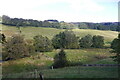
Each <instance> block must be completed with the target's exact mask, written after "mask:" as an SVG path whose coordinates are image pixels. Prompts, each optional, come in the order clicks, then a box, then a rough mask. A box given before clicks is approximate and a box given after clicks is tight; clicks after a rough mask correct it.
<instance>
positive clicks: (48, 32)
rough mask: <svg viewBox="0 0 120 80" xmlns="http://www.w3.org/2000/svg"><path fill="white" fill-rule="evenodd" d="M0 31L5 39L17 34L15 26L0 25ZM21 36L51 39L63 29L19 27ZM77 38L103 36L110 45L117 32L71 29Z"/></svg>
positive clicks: (17, 30)
mask: <svg viewBox="0 0 120 80" xmlns="http://www.w3.org/2000/svg"><path fill="white" fill-rule="evenodd" d="M0 29H2V33H4V34H5V35H6V36H7V37H10V36H12V35H14V34H18V33H20V32H19V29H18V28H16V27H15V26H6V25H2V24H0ZM20 30H21V34H22V35H24V36H25V38H26V39H32V38H33V36H35V35H38V34H41V35H43V36H47V37H48V38H50V39H52V38H53V36H54V35H56V34H58V33H59V32H62V31H64V30H65V29H56V28H43V27H21V28H20ZM72 31H74V33H75V34H76V35H77V36H78V37H83V36H85V35H87V34H91V35H101V36H104V38H105V42H106V43H110V42H111V41H112V40H113V39H114V38H116V37H117V34H118V32H116V31H103V30H92V29H72Z"/></svg>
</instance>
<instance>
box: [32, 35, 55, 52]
mask: <svg viewBox="0 0 120 80" xmlns="http://www.w3.org/2000/svg"><path fill="white" fill-rule="evenodd" d="M34 46H35V51H38V52H45V51H52V50H53V46H52V42H51V41H50V40H49V39H48V38H47V37H43V36H42V35H37V36H35V37H34Z"/></svg>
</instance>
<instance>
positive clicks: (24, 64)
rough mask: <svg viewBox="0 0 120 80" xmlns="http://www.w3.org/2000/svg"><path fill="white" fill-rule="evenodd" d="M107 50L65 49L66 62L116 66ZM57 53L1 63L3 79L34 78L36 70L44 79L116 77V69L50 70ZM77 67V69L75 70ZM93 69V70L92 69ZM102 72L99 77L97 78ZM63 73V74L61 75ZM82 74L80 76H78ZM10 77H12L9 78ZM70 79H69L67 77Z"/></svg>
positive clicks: (45, 53) (71, 68)
mask: <svg viewBox="0 0 120 80" xmlns="http://www.w3.org/2000/svg"><path fill="white" fill-rule="evenodd" d="M109 51H110V50H107V49H79V50H78V49H75V50H71V49H66V50H65V52H66V54H67V60H68V61H70V62H80V63H83V64H117V63H116V62H114V61H113V60H112V59H110V58H109V56H111V55H112V54H111V53H110V52H109ZM57 52H59V50H54V51H53V52H44V53H36V54H34V55H32V56H31V57H26V58H22V59H19V60H13V61H7V62H3V65H2V66H3V74H4V75H3V77H28V76H27V74H28V75H29V77H34V76H31V74H34V70H35V69H37V70H38V71H39V72H43V74H44V76H45V77H46V78H50V77H52V78H53V77H57V78H59V77H66V78H68V77H69V76H70V75H73V76H71V77H73V78H78V77H79V78H86V77H102V78H105V77H109V76H111V75H115V76H111V77H112V78H114V77H117V68H116V67H101V68H100V67H94V66H93V67H80V66H78V67H77V66H74V67H70V68H69V67H66V68H61V69H55V70H51V69H50V68H49V66H50V65H51V64H52V63H53V58H54V55H55V54H56V53H57ZM97 55H99V56H100V55H101V57H102V58H100V59H98V58H96V56H97ZM76 67H77V68H76ZM94 68H95V69H94ZM87 72H89V73H91V72H94V74H91V76H90V75H89V73H87ZM102 72H105V74H104V73H103V74H102V75H101V76H99V75H100V74H101V73H102ZM56 73H57V74H56ZM61 73H64V74H61ZM80 73H82V74H80ZM8 74H9V75H8ZM11 75H12V76H11ZM69 78H70V77H69Z"/></svg>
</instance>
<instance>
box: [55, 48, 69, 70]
mask: <svg viewBox="0 0 120 80" xmlns="http://www.w3.org/2000/svg"><path fill="white" fill-rule="evenodd" d="M67 65H68V61H67V59H66V53H65V52H64V50H63V49H61V51H60V52H59V53H58V54H56V55H55V57H54V64H53V67H54V68H62V67H65V66H67Z"/></svg>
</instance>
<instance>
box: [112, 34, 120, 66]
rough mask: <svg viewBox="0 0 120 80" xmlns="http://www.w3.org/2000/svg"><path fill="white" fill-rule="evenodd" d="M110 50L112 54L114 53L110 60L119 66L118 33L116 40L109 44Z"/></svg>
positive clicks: (119, 48)
mask: <svg viewBox="0 0 120 80" xmlns="http://www.w3.org/2000/svg"><path fill="white" fill-rule="evenodd" d="M111 48H112V49H113V52H114V53H115V56H113V57H112V58H113V59H114V61H117V62H118V64H120V33H119V35H118V38H115V39H114V40H113V41H112V43H111Z"/></svg>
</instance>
